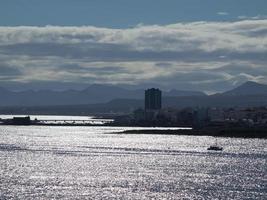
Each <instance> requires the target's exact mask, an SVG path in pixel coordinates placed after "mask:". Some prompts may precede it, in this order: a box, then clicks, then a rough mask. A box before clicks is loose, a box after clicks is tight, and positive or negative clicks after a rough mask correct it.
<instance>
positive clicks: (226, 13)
mask: <svg viewBox="0 0 267 200" xmlns="http://www.w3.org/2000/svg"><path fill="white" fill-rule="evenodd" d="M217 15H224V16H225V15H229V13H228V12H217Z"/></svg>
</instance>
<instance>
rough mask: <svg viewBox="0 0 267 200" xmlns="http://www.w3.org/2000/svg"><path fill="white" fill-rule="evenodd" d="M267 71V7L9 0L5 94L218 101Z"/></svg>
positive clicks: (3, 27)
mask: <svg viewBox="0 0 267 200" xmlns="http://www.w3.org/2000/svg"><path fill="white" fill-rule="evenodd" d="M266 63H267V0H6V1H5V0H0V86H2V87H7V88H8V87H13V88H15V89H16V87H23V88H31V87H32V86H40V87H41V86H47V87H48V86H49V88H58V89H60V87H61V86H62V87H63V86H64V88H66V87H65V86H67V87H69V88H72V89H75V87H76V86H77V85H79V87H80V86H81V87H86V86H88V85H90V84H94V83H101V84H119V85H131V86H134V87H140V88H144V87H147V86H149V85H158V86H159V87H161V88H163V89H172V88H176V89H186V90H202V91H205V92H208V93H214V92H220V91H225V90H228V89H232V88H233V87H236V86H237V85H240V84H242V83H244V82H246V81H255V82H260V83H266V84H267V67H266ZM24 86H25V87H24ZM26 86H27V87H26ZM72 86H73V87H72ZM42 88H44V87H42ZM49 88H45V89H49Z"/></svg>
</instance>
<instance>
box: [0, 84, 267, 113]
mask: <svg viewBox="0 0 267 200" xmlns="http://www.w3.org/2000/svg"><path fill="white" fill-rule="evenodd" d="M162 104H163V107H174V108H184V107H248V106H267V85H264V84H259V83H255V82H246V83H244V84H242V85H240V86H238V87H237V88H234V89H232V90H230V91H226V92H224V93H218V94H214V95H206V94H205V93H203V92H197V91H179V90H171V91H167V92H166V91H164V92H163V98H162ZM0 105H1V106H0V113H2V114H62V115H90V114H98V113H129V112H132V111H133V110H135V109H137V108H142V107H143V106H144V90H142V89H140V90H129V89H125V88H120V87H117V86H107V85H92V86H90V87H88V88H87V89H85V90H81V91H76V90H67V91H44V90H42V91H24V92H12V91H9V90H5V89H0Z"/></svg>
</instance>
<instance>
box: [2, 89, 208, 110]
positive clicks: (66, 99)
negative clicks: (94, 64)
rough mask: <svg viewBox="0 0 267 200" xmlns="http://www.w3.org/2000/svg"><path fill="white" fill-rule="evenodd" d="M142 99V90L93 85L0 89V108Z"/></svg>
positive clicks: (181, 93)
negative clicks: (45, 88) (20, 89)
mask: <svg viewBox="0 0 267 200" xmlns="http://www.w3.org/2000/svg"><path fill="white" fill-rule="evenodd" d="M204 95H205V94H204V93H202V92H197V91H179V90H171V91H169V92H163V96H204ZM125 98H127V99H143V98H144V90H143V89H134V90H131V89H126V88H122V87H118V86H114V85H101V84H94V85H91V86H89V87H88V88H86V89H84V90H65V91H52V90H39V91H35V90H26V91H19V92H13V91H9V90H6V89H4V88H0V106H48V105H83V104H98V103H107V102H109V101H111V100H113V99H125Z"/></svg>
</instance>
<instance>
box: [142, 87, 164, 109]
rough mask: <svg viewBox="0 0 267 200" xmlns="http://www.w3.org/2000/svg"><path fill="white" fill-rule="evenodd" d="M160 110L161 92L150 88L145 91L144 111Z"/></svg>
mask: <svg viewBox="0 0 267 200" xmlns="http://www.w3.org/2000/svg"><path fill="white" fill-rule="evenodd" d="M160 109H161V91H160V90H159V89H155V88H151V89H147V90H146V91H145V110H160Z"/></svg>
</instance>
